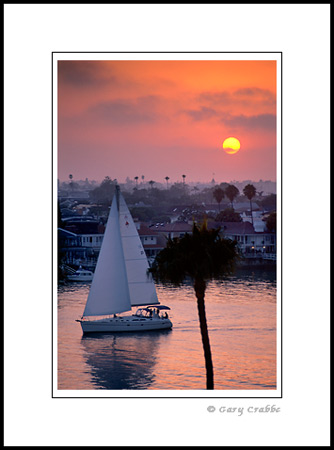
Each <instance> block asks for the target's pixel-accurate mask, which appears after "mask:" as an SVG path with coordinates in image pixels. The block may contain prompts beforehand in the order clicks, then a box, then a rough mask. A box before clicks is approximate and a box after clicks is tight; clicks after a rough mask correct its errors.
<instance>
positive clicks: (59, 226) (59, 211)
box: [57, 200, 64, 228]
mask: <svg viewBox="0 0 334 450" xmlns="http://www.w3.org/2000/svg"><path fill="white" fill-rule="evenodd" d="M57 219H58V228H63V227H64V222H63V220H62V216H61V209H60V203H59V200H58V217H57Z"/></svg>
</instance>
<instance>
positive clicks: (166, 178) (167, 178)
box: [165, 177, 169, 190]
mask: <svg viewBox="0 0 334 450" xmlns="http://www.w3.org/2000/svg"><path fill="white" fill-rule="evenodd" d="M165 180H166V183H167V190H168V180H169V177H165Z"/></svg>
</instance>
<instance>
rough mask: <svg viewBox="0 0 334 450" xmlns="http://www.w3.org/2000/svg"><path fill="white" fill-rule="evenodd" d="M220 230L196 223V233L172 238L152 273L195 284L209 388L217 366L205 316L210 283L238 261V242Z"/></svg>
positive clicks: (159, 278) (162, 278)
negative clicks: (222, 236)
mask: <svg viewBox="0 0 334 450" xmlns="http://www.w3.org/2000/svg"><path fill="white" fill-rule="evenodd" d="M219 231H220V230H219V228H218V229H213V230H208V228H207V223H206V221H204V223H203V225H202V226H201V227H198V226H197V225H196V224H195V223H194V225H193V232H192V234H188V233H187V234H185V236H184V237H182V238H174V239H170V238H169V240H168V242H167V246H166V247H165V248H164V249H163V250H162V251H161V252H160V253H159V254H158V255H157V257H156V259H155V262H154V263H153V265H152V267H151V268H150V269H149V271H150V272H151V273H152V274H153V277H154V278H155V280H157V281H161V282H162V283H172V284H174V285H175V286H179V285H181V283H182V282H183V280H184V279H185V278H186V277H190V278H191V279H192V282H193V286H194V290H195V295H196V298H197V309H198V318H199V325H200V330H201V336H202V344H203V351H204V358H205V366H206V388H207V389H213V388H214V381H213V364H212V356H211V348H210V341H209V333H208V327H207V321H206V314H205V302H204V297H205V290H206V286H207V282H208V281H209V280H212V279H213V278H220V277H222V276H224V275H226V274H229V273H231V272H232V271H233V267H234V262H235V260H236V258H237V250H236V242H234V241H231V240H229V239H223V238H221V237H220V236H219Z"/></svg>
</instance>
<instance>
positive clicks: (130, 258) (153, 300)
mask: <svg viewBox="0 0 334 450" xmlns="http://www.w3.org/2000/svg"><path fill="white" fill-rule="evenodd" d="M119 223H120V230H121V237H122V244H123V252H124V258H125V266H126V272H127V278H128V284H129V291H130V299H131V305H132V306H143V305H154V304H159V300H158V297H157V293H156V290H155V284H154V281H153V279H152V275H151V274H148V273H147V269H148V268H149V265H148V261H147V257H146V254H145V250H144V248H143V245H142V243H141V240H140V238H139V235H138V231H137V228H136V225H135V223H134V221H133V219H132V217H131V214H130V211H129V209H128V207H127V205H126V203H125V200H124V198H123V196H122V194H121V193H120V192H119Z"/></svg>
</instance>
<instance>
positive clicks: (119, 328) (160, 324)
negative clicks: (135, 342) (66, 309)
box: [80, 316, 173, 333]
mask: <svg viewBox="0 0 334 450" xmlns="http://www.w3.org/2000/svg"><path fill="white" fill-rule="evenodd" d="M80 323H81V327H82V331H83V333H118V332H131V331H136V332H138V331H151V330H168V329H170V328H172V326H173V324H172V322H171V321H170V320H169V319H165V318H160V317H159V318H154V317H153V318H138V317H136V316H129V317H116V318H109V319H99V320H80Z"/></svg>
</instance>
